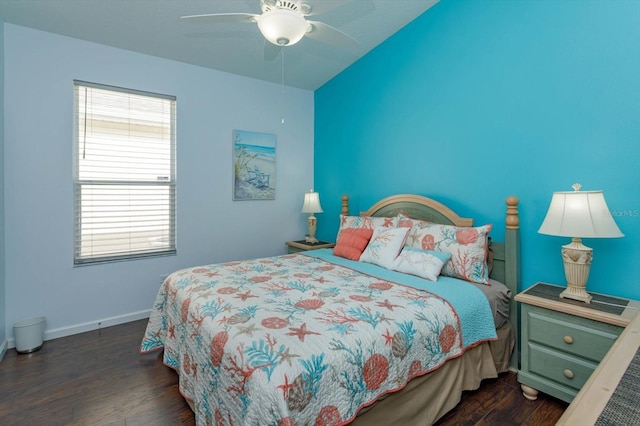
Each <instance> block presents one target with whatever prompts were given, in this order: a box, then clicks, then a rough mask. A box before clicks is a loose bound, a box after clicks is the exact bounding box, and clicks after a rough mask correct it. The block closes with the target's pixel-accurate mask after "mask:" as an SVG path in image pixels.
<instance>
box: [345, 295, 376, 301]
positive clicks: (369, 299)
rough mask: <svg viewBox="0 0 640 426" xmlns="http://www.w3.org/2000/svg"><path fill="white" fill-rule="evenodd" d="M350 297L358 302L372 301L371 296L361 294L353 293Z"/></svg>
mask: <svg viewBox="0 0 640 426" xmlns="http://www.w3.org/2000/svg"><path fill="white" fill-rule="evenodd" d="M349 299H351V300H355V301H356V302H371V298H370V297H369V296H363V295H361V294H352V295H350V296H349Z"/></svg>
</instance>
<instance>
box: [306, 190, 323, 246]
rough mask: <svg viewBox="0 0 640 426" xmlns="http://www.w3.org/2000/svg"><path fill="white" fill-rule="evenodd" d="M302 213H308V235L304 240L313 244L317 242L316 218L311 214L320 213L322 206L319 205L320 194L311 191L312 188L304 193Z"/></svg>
mask: <svg viewBox="0 0 640 426" xmlns="http://www.w3.org/2000/svg"><path fill="white" fill-rule="evenodd" d="M302 213H309V218H308V219H307V224H308V225H309V235H308V236H307V237H305V240H306V242H307V243H311V244H315V243H317V242H318V240H317V239H316V223H317V219H316V217H315V216H314V215H313V214H314V213H322V206H321V205H320V196H319V195H318V193H317V192H313V189H311V190H310V191H309V192H307V193H305V194H304V203H303V204H302Z"/></svg>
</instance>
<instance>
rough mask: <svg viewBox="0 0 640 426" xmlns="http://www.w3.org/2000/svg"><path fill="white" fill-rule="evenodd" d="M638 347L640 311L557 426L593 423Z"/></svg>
mask: <svg viewBox="0 0 640 426" xmlns="http://www.w3.org/2000/svg"><path fill="white" fill-rule="evenodd" d="M638 348H640V314H638V313H636V314H635V315H634V317H633V319H632V320H631V322H630V323H629V325H628V326H627V328H625V329H624V331H623V332H622V334H620V336H619V337H618V339H617V340H616V341H615V343H614V344H613V346H612V347H611V349H609V352H607V354H606V355H605V357H604V358H603V359H602V361H601V362H600V365H598V367H597V368H596V370H595V371H594V372H593V374H592V375H591V377H589V380H587V382H586V383H585V384H584V386H583V387H582V389H581V390H580V392H578V394H577V395H576V397H575V398H574V399H573V401H572V402H571V404H570V405H569V407H568V408H567V410H566V411H565V412H564V414H563V415H562V417H560V419H559V420H558V423H556V424H557V425H580V426H582V425H593V424H595V422H596V421H597V420H598V417H599V416H600V414H601V413H602V410H603V409H604V407H605V406H606V405H607V402H608V401H609V399H610V398H611V396H612V395H613V392H614V391H615V390H616V387H617V386H618V383H619V382H620V379H622V376H623V375H624V373H625V371H626V370H627V368H628V367H629V364H630V363H631V361H632V360H633V358H634V356H635V354H636V352H637V351H638Z"/></svg>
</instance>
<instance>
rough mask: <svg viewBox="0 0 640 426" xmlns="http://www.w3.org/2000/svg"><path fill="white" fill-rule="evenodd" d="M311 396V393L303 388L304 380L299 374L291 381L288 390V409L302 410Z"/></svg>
mask: <svg viewBox="0 0 640 426" xmlns="http://www.w3.org/2000/svg"><path fill="white" fill-rule="evenodd" d="M311 398H313V394H312V393H311V392H309V391H307V390H305V381H304V379H303V378H302V374H300V375H299V376H298V377H296V379H295V380H294V381H293V387H292V388H291V389H290V390H289V395H288V396H287V406H288V407H289V410H294V411H302V410H304V408H305V407H306V406H307V405H309V402H310V401H311Z"/></svg>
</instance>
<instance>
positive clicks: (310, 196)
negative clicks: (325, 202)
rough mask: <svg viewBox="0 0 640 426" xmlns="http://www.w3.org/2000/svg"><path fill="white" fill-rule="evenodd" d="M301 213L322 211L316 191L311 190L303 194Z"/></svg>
mask: <svg viewBox="0 0 640 426" xmlns="http://www.w3.org/2000/svg"><path fill="white" fill-rule="evenodd" d="M302 213H322V206H321V205H320V195H319V194H318V193H317V192H313V191H311V192H307V193H305V194H304V203H303V204H302Z"/></svg>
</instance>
